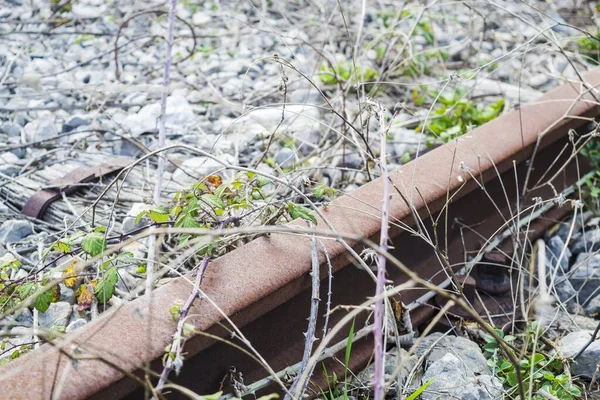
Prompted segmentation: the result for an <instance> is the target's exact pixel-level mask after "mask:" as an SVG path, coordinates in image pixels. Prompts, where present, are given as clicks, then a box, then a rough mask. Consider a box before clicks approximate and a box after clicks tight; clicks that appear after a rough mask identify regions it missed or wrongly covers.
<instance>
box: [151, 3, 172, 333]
mask: <svg viewBox="0 0 600 400" xmlns="http://www.w3.org/2000/svg"><path fill="white" fill-rule="evenodd" d="M176 8H177V0H171V10H170V11H169V29H168V33H167V44H166V46H165V69H164V73H163V87H162V94H161V99H160V118H159V120H158V148H163V147H165V139H166V136H167V128H166V126H165V125H166V119H167V92H168V90H169V83H170V81H171V78H170V72H171V50H172V48H173V31H174V29H175V13H176ZM164 169H165V162H164V158H163V157H159V158H158V168H157V170H156V175H155V182H154V193H153V196H152V201H153V203H154V204H159V203H160V194H161V191H162V176H163V174H164ZM150 229H151V231H153V230H154V228H150ZM156 256H157V254H156V235H150V238H149V240H148V263H147V266H146V294H147V295H148V301H150V302H151V301H152V296H151V294H152V285H153V283H154V263H155V261H156ZM148 310H149V311H150V310H152V307H151V306H150V304H149V306H148ZM151 320H152V318H151V315H149V316H148V321H151ZM151 325H152V324H150V323H148V335H149V336H151V335H152V332H151Z"/></svg>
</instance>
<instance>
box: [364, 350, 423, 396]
mask: <svg viewBox="0 0 600 400" xmlns="http://www.w3.org/2000/svg"><path fill="white" fill-rule="evenodd" d="M418 361H419V358H418V357H417V356H415V355H414V354H413V355H412V356H410V357H408V352H407V351H406V350H404V349H402V348H401V349H400V354H398V352H397V351H396V350H392V351H391V352H389V353H388V354H386V355H385V366H384V372H383V373H384V379H385V381H386V382H397V381H398V377H400V380H399V381H400V383H401V384H402V385H404V384H405V383H406V380H407V379H408V377H409V376H410V374H411V373H412V371H413V369H414V368H415V366H416V365H417V362H418ZM398 367H400V368H399V370H398V375H396V376H394V375H393V374H394V372H396V369H397V368H398ZM374 374H375V364H370V365H369V366H368V367H367V368H365V369H364V370H362V371H361V372H360V373H358V374H357V375H356V376H355V377H354V378H353V383H354V384H355V385H356V386H357V387H371V386H372V384H373V376H374ZM422 374H423V371H422V368H419V370H418V371H416V373H415V374H414V375H413V380H412V382H411V386H413V384H414V386H417V387H418V385H417V384H416V383H417V382H419V380H420V379H421V376H422ZM415 389H416V388H415Z"/></svg>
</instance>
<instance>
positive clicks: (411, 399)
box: [406, 378, 433, 400]
mask: <svg viewBox="0 0 600 400" xmlns="http://www.w3.org/2000/svg"><path fill="white" fill-rule="evenodd" d="M432 382H433V378H432V379H430V380H428V381H427V382H425V383H424V384H422V385H421V386H420V387H419V388H418V389H417V390H415V391H414V393H413V394H411V395H410V396H408V397H407V398H406V400H415V399H416V398H417V397H419V396H420V395H421V393H423V392H424V391H425V389H427V387H428V386H429V385H431V383H432Z"/></svg>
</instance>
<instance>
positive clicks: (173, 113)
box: [122, 95, 195, 137]
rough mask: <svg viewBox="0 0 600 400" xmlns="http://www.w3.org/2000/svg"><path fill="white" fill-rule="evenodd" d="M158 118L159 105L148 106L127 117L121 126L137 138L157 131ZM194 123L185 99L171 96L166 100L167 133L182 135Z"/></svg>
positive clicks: (191, 112) (192, 113) (190, 109)
mask: <svg viewBox="0 0 600 400" xmlns="http://www.w3.org/2000/svg"><path fill="white" fill-rule="evenodd" d="M159 117H160V103H153V104H148V105H146V106H144V107H142V109H141V110H140V111H138V113H137V114H133V115H128V116H127V117H126V118H125V119H124V120H123V124H122V125H123V128H124V129H125V130H127V131H128V132H129V133H131V135H132V136H136V137H137V136H139V135H141V134H142V133H146V132H155V131H156V130H157V129H158V119H159ZM194 122H195V117H194V112H193V110H192V108H191V107H190V104H189V103H188V101H187V100H186V99H185V97H183V96H175V95H173V96H169V97H168V98H167V114H166V117H165V127H166V128H167V133H175V134H178V135H182V134H184V133H185V130H186V129H188V128H189V127H191V126H192V125H193V124H194Z"/></svg>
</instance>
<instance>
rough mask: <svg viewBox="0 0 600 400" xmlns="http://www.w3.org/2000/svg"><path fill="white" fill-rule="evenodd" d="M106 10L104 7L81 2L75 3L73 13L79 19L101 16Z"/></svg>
mask: <svg viewBox="0 0 600 400" xmlns="http://www.w3.org/2000/svg"><path fill="white" fill-rule="evenodd" d="M105 11H106V10H105V9H104V7H93V6H87V5H83V4H79V3H73V5H72V10H71V13H72V14H73V17H75V18H77V19H93V18H100V17H102V15H103V14H104V12H105Z"/></svg>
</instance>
